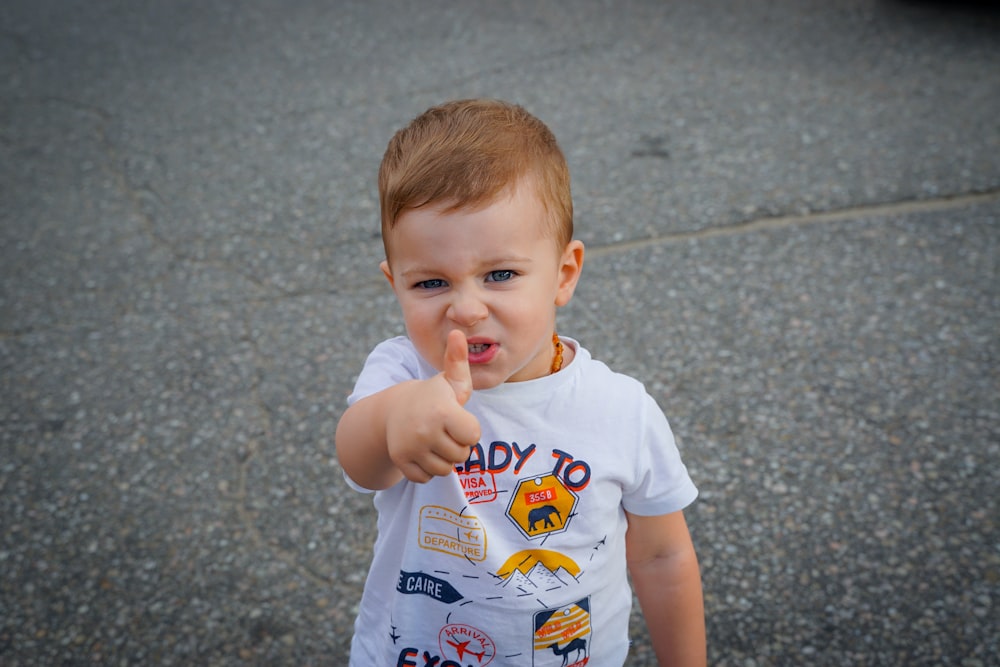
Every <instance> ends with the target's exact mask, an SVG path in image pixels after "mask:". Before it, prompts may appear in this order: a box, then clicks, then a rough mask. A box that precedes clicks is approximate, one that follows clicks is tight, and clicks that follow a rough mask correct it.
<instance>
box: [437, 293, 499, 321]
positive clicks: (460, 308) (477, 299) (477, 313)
mask: <svg viewBox="0 0 1000 667" xmlns="http://www.w3.org/2000/svg"><path fill="white" fill-rule="evenodd" d="M489 312H490V311H489V308H487V306H486V303H485V302H484V301H483V299H482V298H481V296H480V295H479V294H477V293H476V291H475V290H471V289H465V290H455V291H454V293H453V296H452V299H451V304H449V306H448V312H447V316H448V319H449V320H451V321H452V322H454V323H455V324H457V325H459V326H462V327H471V326H473V325H474V324H477V323H478V322H481V321H482V320H484V319H486V316H487V315H489Z"/></svg>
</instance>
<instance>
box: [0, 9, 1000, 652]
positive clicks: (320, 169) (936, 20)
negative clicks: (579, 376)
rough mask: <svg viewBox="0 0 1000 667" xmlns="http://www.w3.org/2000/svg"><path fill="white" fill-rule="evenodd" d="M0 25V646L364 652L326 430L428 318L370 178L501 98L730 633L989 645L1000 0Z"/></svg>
mask: <svg viewBox="0 0 1000 667" xmlns="http://www.w3.org/2000/svg"><path fill="white" fill-rule="evenodd" d="M0 26H2V30H0V101H2V104H0V184H2V185H0V198H2V206H0V526H2V537H0V664H2V665H5V666H6V665H11V666H19V665H25V666H27V665H83V664H101V665H314V666H321V665H342V664H345V663H346V657H347V649H348V645H349V641H350V633H351V627H352V623H353V616H354V611H355V607H356V605H357V601H358V599H359V596H360V592H361V586H362V582H363V578H364V575H365V572H366V568H367V565H368V560H369V557H370V549H371V543H372V540H373V538H374V523H373V518H374V513H373V510H372V507H371V502H370V499H369V498H367V497H365V496H363V495H360V494H356V493H354V492H352V491H350V490H349V489H348V488H347V487H346V485H345V484H344V482H343V480H342V478H341V474H340V471H339V469H338V466H337V463H336V461H335V459H334V456H333V446H332V440H333V433H334V429H335V425H336V422H337V419H338V417H339V415H340V413H341V411H342V410H343V407H344V404H345V401H344V399H345V397H346V395H347V393H348V392H349V391H350V388H351V386H352V384H353V380H354V377H355V374H356V373H357V372H358V370H359V369H360V365H361V363H362V361H363V359H364V358H365V355H366V354H367V352H368V350H369V349H370V348H371V347H372V346H373V345H374V344H375V343H376V342H377V341H379V340H381V339H382V338H385V337H387V336H389V335H392V334H395V333H397V332H399V331H401V321H400V318H399V315H398V312H397V310H396V308H395V304H394V301H393V299H392V295H391V293H390V292H389V290H388V289H387V287H386V285H385V284H384V281H383V280H382V279H381V275H380V273H379V271H378V268H377V263H378V261H379V259H380V258H381V255H380V253H381V244H380V242H379V240H378V222H377V218H378V211H377V199H376V192H375V180H374V178H375V171H376V169H377V165H378V161H379V159H380V157H381V153H382V150H383V149H384V147H385V143H386V141H387V140H388V138H389V136H390V135H391V133H392V132H393V131H394V130H395V129H396V128H397V127H398V126H400V125H401V124H403V123H404V122H406V121H407V120H409V119H410V118H412V117H413V116H414V115H416V114H417V113H419V112H420V111H422V110H423V109H424V108H426V107H427V106H429V105H430V104H433V103H436V102H439V101H442V100H444V99H449V98H455V97H468V96H479V95H488V96H494V97H501V98H506V99H511V100H514V101H517V102H520V103H522V104H524V105H525V106H526V107H528V108H529V109H530V110H531V111H533V112H534V113H536V114H537V115H538V116H540V117H541V118H542V119H543V120H545V121H546V122H548V123H549V124H550V125H551V126H552V128H553V129H554V130H555V132H556V134H557V136H558V137H559V139H560V141H561V143H562V145H563V147H564V149H565V152H566V154H567V157H568V159H569V161H570V166H571V169H572V171H573V174H574V199H575V203H576V209H577V232H578V236H579V237H580V238H581V239H583V240H584V242H585V243H586V244H587V246H588V250H589V255H588V261H587V266H586V269H585V273H584V278H583V282H582V284H581V286H580V289H579V290H578V293H577V296H576V298H575V300H574V301H573V303H572V304H571V305H570V306H568V307H567V308H566V309H565V311H564V312H563V314H562V315H561V322H560V328H561V331H562V332H563V333H566V334H568V335H571V336H574V337H576V338H578V339H580V340H581V341H582V342H583V343H584V344H585V345H586V346H587V347H588V348H589V349H590V350H591V351H592V352H593V353H594V354H595V356H597V357H598V358H601V359H603V360H605V361H607V362H608V363H609V364H610V365H612V366H613V367H614V368H616V369H618V370H621V371H623V372H627V373H630V374H633V375H635V376H637V377H639V378H640V379H642V380H643V381H644V382H645V383H646V385H647V387H648V388H649V390H650V392H651V393H652V394H653V395H654V396H655V397H656V398H657V399H658V400H659V401H660V403H661V405H662V406H663V408H664V410H665V411H666V413H667V414H668V416H669V418H670V420H671V422H672V424H673V426H674V429H675V431H676V434H677V436H678V440H679V443H680V446H681V449H682V452H683V455H684V457H685V460H686V461H687V463H688V465H689V467H690V469H691V472H692V474H693V476H694V478H695V481H696V482H697V484H698V485H699V487H700V488H701V491H702V495H701V498H700V500H699V501H698V502H697V503H696V504H695V505H694V506H692V508H691V509H690V510H689V511H688V518H689V522H690V524H691V528H692V532H693V535H694V539H695V542H696V546H697V548H698V551H699V554H700V557H701V562H702V569H703V577H704V585H705V594H706V606H707V619H708V620H707V622H708V630H709V656H710V662H711V663H712V664H714V665H733V666H736V665H739V666H745V667H753V666H762V665H798V664H809V665H907V666H909V665H962V666H964V667H977V666H986V665H996V664H1000V630H998V624H997V620H996V619H997V617H998V615H1000V611H998V607H1000V530H998V526H997V522H998V519H1000V513H998V508H997V495H998V494H997V489H998V482H1000V472H998V471H1000V400H998V397H1000V372H998V370H997V369H998V363H1000V335H998V333H997V332H998V331H1000V277H998V267H997V261H998V259H997V258H998V253H1000V248H998V239H1000V120H998V119H1000V114H998V110H1000V76H998V74H997V73H998V72H1000V10H998V9H996V8H995V6H994V4H993V3H970V2H965V3H953V2H952V3H949V2H931V1H927V0H924V1H903V0H824V1H822V2H821V1H808V2H803V1H801V0H775V1H773V2H766V3H765V2H753V3H751V2H747V3H730V2H724V1H722V0H698V1H695V0H679V1H677V2H656V1H653V0H646V1H639V0H626V1H624V2H613V3H612V2H602V1H600V0H579V1H576V0H574V2H572V3H569V2H567V3H552V2H544V3H536V2H527V1H524V2H521V1H514V2H503V3H501V2H478V3H453V2H445V1H435V0H432V1H429V2H421V3H403V2H386V1H383V0H376V1H373V2H337V3H329V2H318V1H316V0H304V1H302V2H288V3H279V2H268V1H265V0H247V1H244V2H230V1H219V2H206V3H180V2H158V3H138V2H110V1H108V0H95V1H93V2H86V3H68V2H55V1H53V0H32V1H31V2H27V1H23V0H9V1H8V2H4V3H3V4H2V5H0ZM634 635H635V640H636V641H635V646H634V650H633V653H632V657H631V658H630V661H629V664H630V665H636V666H640V667H641V666H645V665H652V664H654V661H653V660H652V658H651V651H650V648H649V643H648V636H647V633H646V630H645V628H644V625H643V624H642V621H641V619H640V618H639V616H638V615H636V616H635V619H634ZM518 667H519V666H518Z"/></svg>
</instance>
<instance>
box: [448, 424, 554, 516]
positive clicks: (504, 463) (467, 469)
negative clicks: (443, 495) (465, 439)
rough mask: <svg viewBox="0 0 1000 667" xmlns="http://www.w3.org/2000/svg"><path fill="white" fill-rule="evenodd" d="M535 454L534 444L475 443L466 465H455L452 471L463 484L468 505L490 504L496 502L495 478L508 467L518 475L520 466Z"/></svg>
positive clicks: (497, 441) (496, 441)
mask: <svg viewBox="0 0 1000 667" xmlns="http://www.w3.org/2000/svg"><path fill="white" fill-rule="evenodd" d="M534 453H535V445H529V446H527V447H521V446H520V445H518V444H517V443H516V442H510V443H507V442H503V441H502V440H495V441H493V442H491V443H490V445H489V447H483V445H482V444H480V443H476V444H475V445H473V446H472V447H471V448H470V451H469V458H468V459H466V461H465V464H463V465H457V466H455V472H456V474H457V475H458V480H459V482H460V483H461V485H462V491H464V492H465V497H466V499H467V500H468V501H469V503H473V504H474V503H489V502H493V501H494V500H496V499H497V482H496V476H497V475H499V474H500V473H502V472H505V471H506V470H507V469H508V468H510V467H511V465H513V466H514V474H515V475H517V474H520V472H521V467H522V466H523V465H524V464H525V463H526V462H527V461H528V459H529V458H531V456H532V454H534Z"/></svg>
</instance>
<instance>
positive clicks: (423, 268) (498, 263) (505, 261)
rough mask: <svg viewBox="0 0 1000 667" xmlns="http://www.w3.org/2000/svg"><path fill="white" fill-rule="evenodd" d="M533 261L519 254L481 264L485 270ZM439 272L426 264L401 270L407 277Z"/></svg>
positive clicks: (495, 258)
mask: <svg viewBox="0 0 1000 667" xmlns="http://www.w3.org/2000/svg"><path fill="white" fill-rule="evenodd" d="M531 262H532V259H531V258H530V257H518V256H510V257H494V258H491V259H488V260H485V261H482V262H480V263H479V266H480V270H483V269H485V268H486V267H505V266H524V265H526V264H531ZM438 266H440V265H438ZM437 273H442V271H441V270H440V268H437V267H434V266H430V265H426V264H417V265H415V266H412V267H408V268H406V269H404V270H403V271H400V272H399V275H401V276H403V277H404V278H406V277H408V276H413V275H418V276H423V275H433V274H437Z"/></svg>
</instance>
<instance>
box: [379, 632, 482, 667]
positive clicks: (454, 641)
mask: <svg viewBox="0 0 1000 667" xmlns="http://www.w3.org/2000/svg"><path fill="white" fill-rule="evenodd" d="M435 649H436V650H434V649H432V650H426V649H423V650H422V649H419V648H414V647H406V648H404V649H402V650H400V652H399V656H398V657H397V658H396V667H466V666H467V665H468V666H469V667H486V665H488V664H490V663H491V662H493V658H495V657H496V656H497V647H496V644H494V643H493V640H492V639H491V638H490V636H489V635H488V634H486V633H485V632H483V631H482V630H480V629H479V628H476V627H473V626H471V625H467V624H465V623H448V624H446V625H445V626H444V627H443V628H441V632H439V633H438V645H437V647H435ZM438 651H439V653H438Z"/></svg>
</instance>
